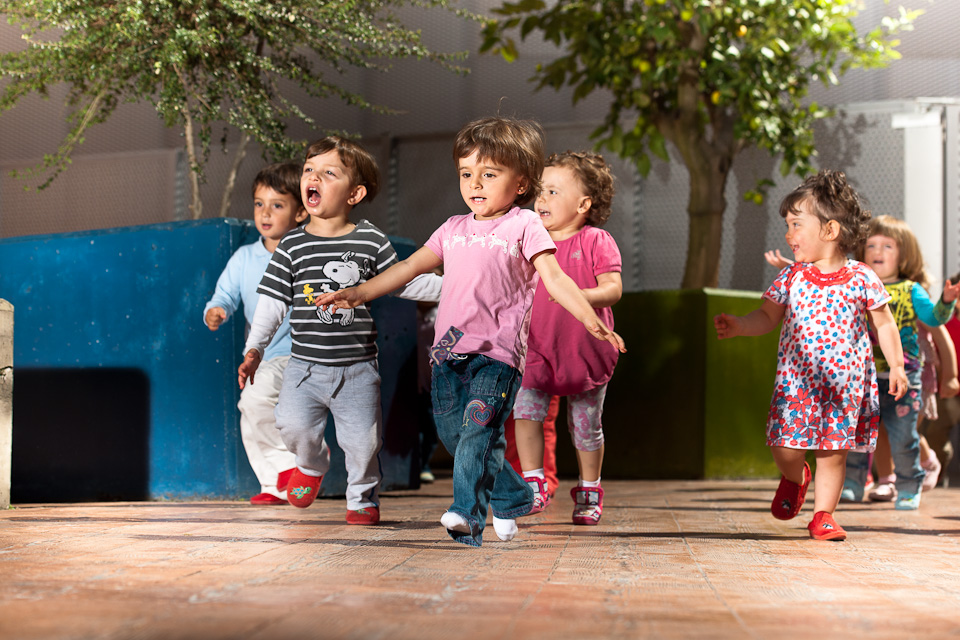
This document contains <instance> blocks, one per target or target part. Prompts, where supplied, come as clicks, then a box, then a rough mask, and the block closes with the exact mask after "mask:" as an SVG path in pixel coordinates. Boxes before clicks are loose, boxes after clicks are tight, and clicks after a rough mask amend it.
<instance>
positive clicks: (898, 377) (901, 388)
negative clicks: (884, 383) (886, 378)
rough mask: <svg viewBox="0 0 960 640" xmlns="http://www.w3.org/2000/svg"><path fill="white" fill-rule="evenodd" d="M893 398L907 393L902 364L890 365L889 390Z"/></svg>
mask: <svg viewBox="0 0 960 640" xmlns="http://www.w3.org/2000/svg"><path fill="white" fill-rule="evenodd" d="M888 393H889V394H890V395H892V396H893V399H894V400H899V399H900V398H902V397H903V396H904V395H906V393H907V373H906V371H904V370H903V366H902V365H901V366H899V367H890V391H889V392H888Z"/></svg>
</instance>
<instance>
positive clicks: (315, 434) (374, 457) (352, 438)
mask: <svg viewBox="0 0 960 640" xmlns="http://www.w3.org/2000/svg"><path fill="white" fill-rule="evenodd" d="M330 413H332V414H333V418H334V421H335V423H336V428H337V443H338V444H339V445H340V448H341V449H343V453H344V457H345V463H346V467H347V509H350V510H352V511H356V510H357V509H361V508H364V507H374V506H379V503H380V497H379V493H380V480H381V473H380V455H379V454H380V447H381V445H382V443H383V428H382V425H381V420H380V372H379V369H378V367H377V361H376V360H369V361H367V362H360V363H357V364H353V365H348V366H344V367H331V366H327V365H322V364H315V363H311V362H306V361H304V360H300V359H299V358H296V357H292V358H290V363H289V364H288V365H287V368H286V370H284V372H283V385H282V386H281V387H280V399H279V401H278V403H277V410H276V417H277V429H278V430H279V431H280V437H281V438H282V439H283V442H284V444H286V445H287V448H288V449H289V450H290V451H292V452H293V454H294V455H295V456H296V461H297V467H299V468H300V471H302V472H303V473H305V474H307V475H311V476H319V475H322V474H324V473H326V472H327V470H328V469H329V468H330V451H329V449H327V448H326V447H324V446H322V443H323V431H324V428H325V427H326V426H327V416H328V414H330Z"/></svg>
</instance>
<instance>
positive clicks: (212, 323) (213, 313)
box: [203, 307, 227, 331]
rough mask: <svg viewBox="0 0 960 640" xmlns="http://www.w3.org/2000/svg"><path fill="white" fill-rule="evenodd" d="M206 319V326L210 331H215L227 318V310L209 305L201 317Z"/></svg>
mask: <svg viewBox="0 0 960 640" xmlns="http://www.w3.org/2000/svg"><path fill="white" fill-rule="evenodd" d="M203 319H204V320H206V321H207V327H208V328H209V329H210V331H216V330H217V329H219V328H220V325H221V324H223V321H224V320H226V319H227V312H226V311H225V310H224V309H222V308H221V307H210V310H209V311H207V315H205V316H204V317H203Z"/></svg>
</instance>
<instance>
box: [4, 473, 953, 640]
mask: <svg viewBox="0 0 960 640" xmlns="http://www.w3.org/2000/svg"><path fill="white" fill-rule="evenodd" d="M604 486H605V489H606V498H605V503H606V504H605V510H604V515H603V520H602V522H601V524H600V526H598V527H574V526H573V525H571V524H570V523H569V512H570V504H571V503H570V500H569V498H568V497H567V496H566V492H567V491H569V488H570V484H569V483H564V484H563V485H562V486H561V489H560V492H559V493H558V497H557V499H556V500H555V501H554V503H553V504H552V505H551V506H550V507H549V508H548V509H547V511H546V512H544V513H542V514H539V515H536V516H532V517H528V518H523V519H521V520H520V521H519V522H520V524H521V529H520V534H519V536H518V537H517V538H516V539H515V540H513V541H512V542H509V543H505V542H500V541H498V540H496V538H495V536H494V535H493V532H492V530H491V531H490V536H489V537H490V538H492V539H488V540H487V541H486V542H485V544H484V546H483V547H482V548H480V549H476V548H469V547H463V546H460V545H457V544H455V543H453V542H452V541H451V540H449V539H448V538H447V537H446V535H445V533H444V531H443V530H442V529H441V527H440V525H439V524H438V519H439V517H440V515H441V514H442V513H443V511H444V508H445V507H446V506H447V505H448V503H449V500H450V495H451V484H450V481H449V480H440V481H439V482H437V483H436V484H434V485H430V486H427V487H425V488H424V489H421V490H419V491H409V492H397V493H393V494H389V495H387V496H385V497H384V500H383V505H382V511H383V517H384V522H383V523H382V524H381V525H380V526H377V527H368V528H363V527H351V526H347V525H346V524H345V523H344V522H343V515H344V503H343V502H342V501H340V500H323V501H318V502H317V503H315V504H314V505H313V506H312V507H310V508H309V509H306V510H297V509H294V508H293V507H272V508H271V507H251V506H249V505H247V504H243V503H224V502H202V503H169V502H154V503H105V504H62V505H18V506H17V507H16V508H15V509H11V510H9V511H6V512H3V513H0V638H2V639H4V640H6V639H13V638H16V639H31V638H107V639H120V638H138V639H139V638H164V639H166V638H174V639H176V638H184V639H188V638H189V639H192V638H197V639H200V638H203V639H218V638H244V639H271V640H272V639H276V638H281V639H291V640H293V639H297V640H300V639H303V640H306V639H310V638H364V639H365V638H383V639H396V638H412V639H413V638H415V639H418V640H428V639H431V638H436V639H438V640H470V639H473V638H484V639H488V638H520V639H523V640H536V639H539V638H544V639H548V638H549V639H561V638H648V637H649V638H774V639H777V640H781V639H784V638H804V639H808V638H809V639H810V640H814V639H816V640H820V639H823V638H849V637H856V638H870V639H871V640H876V639H878V638H898V639H899V638H925V639H928V638H939V637H948V636H953V637H957V636H960V489H937V490H935V491H933V492H931V493H929V494H925V495H924V503H923V505H922V507H921V509H920V510H919V511H917V512H900V511H894V510H893V509H892V507H891V505H889V504H886V505H870V504H862V505H842V509H841V511H840V512H839V514H838V521H839V522H840V523H841V524H842V525H843V526H844V527H846V529H847V530H848V531H849V533H850V538H849V539H848V540H847V541H846V542H843V543H829V542H815V541H812V540H810V539H809V538H808V537H807V532H806V529H805V525H806V523H807V521H808V520H809V518H810V515H811V514H810V507H809V504H808V506H807V507H806V509H805V510H804V511H803V512H802V513H801V515H800V517H798V518H797V519H796V520H794V521H791V522H780V521H777V520H775V519H773V518H772V517H771V516H770V514H769V511H768V508H769V502H770V499H771V497H772V495H773V490H774V488H775V483H774V482H772V481H754V482H732V481H706V482H685V481H676V482H663V481H658V482H605V483H604ZM810 504H812V503H810Z"/></svg>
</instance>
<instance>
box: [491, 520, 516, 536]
mask: <svg viewBox="0 0 960 640" xmlns="http://www.w3.org/2000/svg"><path fill="white" fill-rule="evenodd" d="M493 530H494V531H496V532H497V537H498V538H500V539H501V540H503V541H504V542H510V541H511V540H513V537H514V536H515V535H517V521H516V520H514V519H513V518H508V519H506V520H501V519H500V518H498V517H497V516H493Z"/></svg>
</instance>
